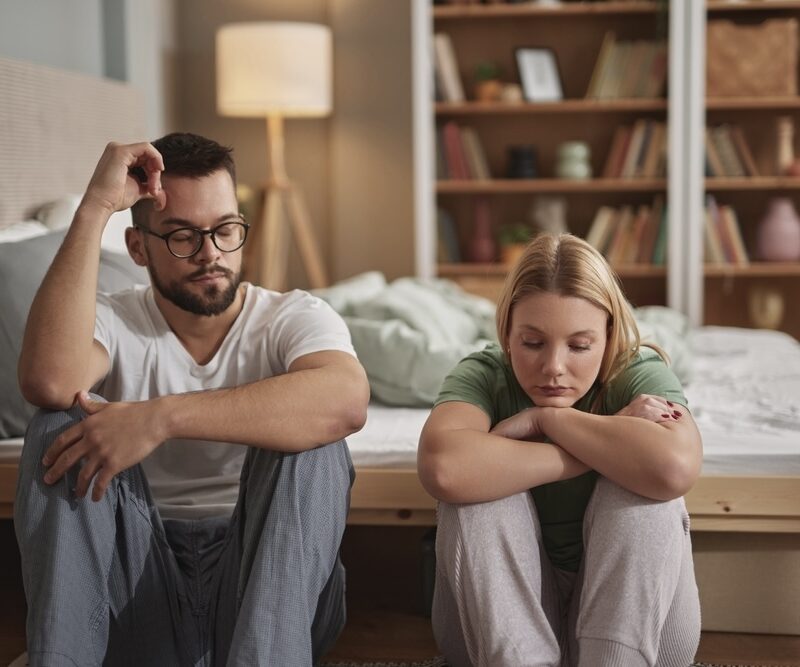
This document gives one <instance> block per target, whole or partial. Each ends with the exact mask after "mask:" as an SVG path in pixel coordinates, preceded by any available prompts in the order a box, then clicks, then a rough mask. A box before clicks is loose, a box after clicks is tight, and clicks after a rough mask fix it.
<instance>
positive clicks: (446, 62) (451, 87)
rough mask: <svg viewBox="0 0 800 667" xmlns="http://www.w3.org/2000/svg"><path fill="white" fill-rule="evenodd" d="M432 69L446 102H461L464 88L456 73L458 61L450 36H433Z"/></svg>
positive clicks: (438, 33) (439, 33) (439, 34)
mask: <svg viewBox="0 0 800 667" xmlns="http://www.w3.org/2000/svg"><path fill="white" fill-rule="evenodd" d="M433 50H434V68H435V70H436V71H438V73H439V79H440V81H441V84H442V92H443V93H444V97H445V100H446V101H447V102H463V101H464V100H465V99H466V98H465V96H464V87H463V86H462V84H461V76H460V75H459V73H458V61H457V60H456V53H455V49H453V42H452V40H451V39H450V35H448V34H447V33H444V32H437V33H436V34H435V35H434V36H433Z"/></svg>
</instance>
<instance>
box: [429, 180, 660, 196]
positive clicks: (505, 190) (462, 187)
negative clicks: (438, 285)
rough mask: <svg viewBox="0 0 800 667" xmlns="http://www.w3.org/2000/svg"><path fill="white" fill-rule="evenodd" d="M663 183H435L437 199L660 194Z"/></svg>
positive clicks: (565, 181) (631, 181)
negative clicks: (506, 195) (502, 195)
mask: <svg viewBox="0 0 800 667" xmlns="http://www.w3.org/2000/svg"><path fill="white" fill-rule="evenodd" d="M666 189H667V182H666V180H664V179H661V178H654V179H651V178H637V179H633V178H631V179H620V178H594V179H590V180H586V181H569V180H564V179H560V178H534V179H520V180H514V179H493V180H491V181H437V183H436V192H437V194H440V195H447V194H451V195H461V194H464V195H469V194H475V195H481V194H486V195H491V194H497V195H500V194H525V193H529V192H567V193H573V194H582V193H584V194H585V193H594V192H663V191H665V190H666Z"/></svg>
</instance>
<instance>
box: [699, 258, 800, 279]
mask: <svg viewBox="0 0 800 667" xmlns="http://www.w3.org/2000/svg"><path fill="white" fill-rule="evenodd" d="M703 273H704V274H705V276H706V277H707V278H725V277H729V276H743V277H749V278H774V277H800V262H752V263H750V264H747V265H736V264H704V265H703Z"/></svg>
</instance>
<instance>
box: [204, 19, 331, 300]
mask: <svg viewBox="0 0 800 667" xmlns="http://www.w3.org/2000/svg"><path fill="white" fill-rule="evenodd" d="M216 46H217V110H218V112H219V113H220V114H221V115H223V116H233V117H239V118H266V121H267V141H268V153H267V166H268V174H269V176H268V180H267V183H266V187H265V188H264V201H263V205H262V208H261V211H262V213H261V221H260V224H259V225H257V226H256V228H255V229H254V230H253V231H254V232H255V233H254V234H253V236H254V237H255V238H253V242H254V243H253V246H254V248H253V250H254V254H255V257H254V255H253V254H251V255H249V259H251V260H252V259H256V262H255V263H256V264H257V267H256V271H255V272H254V274H253V275H254V277H255V280H256V282H258V283H259V284H260V285H261V286H263V287H267V288H269V289H277V290H282V289H285V287H286V273H287V269H288V256H289V236H290V232H291V235H293V236H294V240H295V243H296V245H297V249H298V251H299V254H300V259H301V261H302V262H303V265H304V267H305V270H306V274H307V276H308V280H309V283H310V286H311V287H312V288H316V287H325V286H326V285H327V284H328V277H327V272H326V270H325V265H324V263H323V261H322V257H321V255H320V252H319V247H318V245H317V241H316V238H315V236H314V232H313V228H312V225H311V219H310V217H309V215H308V209H307V207H306V204H305V201H304V199H303V196H302V193H301V192H300V190H299V188H298V187H297V185H295V184H294V183H292V181H291V180H290V179H289V177H288V176H287V175H286V166H285V163H284V135H283V120H284V118H293V117H306V118H308V117H320V116H326V115H328V114H329V113H330V111H331V71H332V62H331V61H332V58H331V53H332V47H331V33H330V29H329V28H328V27H326V26H323V25H317V24H312V23H288V22H278V23H275V22H255V23H232V24H228V25H224V26H222V27H221V28H220V29H219V30H218V31H217V43H216ZM287 223H288V224H287Z"/></svg>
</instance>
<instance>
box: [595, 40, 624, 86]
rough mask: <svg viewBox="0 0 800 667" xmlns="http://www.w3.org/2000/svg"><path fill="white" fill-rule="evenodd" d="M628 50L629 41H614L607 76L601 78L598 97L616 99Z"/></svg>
mask: <svg viewBox="0 0 800 667" xmlns="http://www.w3.org/2000/svg"><path fill="white" fill-rule="evenodd" d="M630 51H631V43H630V42H615V43H614V50H613V51H612V54H611V59H610V62H609V70H608V76H607V77H606V78H605V79H604V80H603V88H602V89H601V95H600V97H602V98H608V99H616V98H618V97H619V91H620V86H621V85H622V73H623V71H624V69H625V63H626V62H627V60H628V54H629V53H630Z"/></svg>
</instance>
